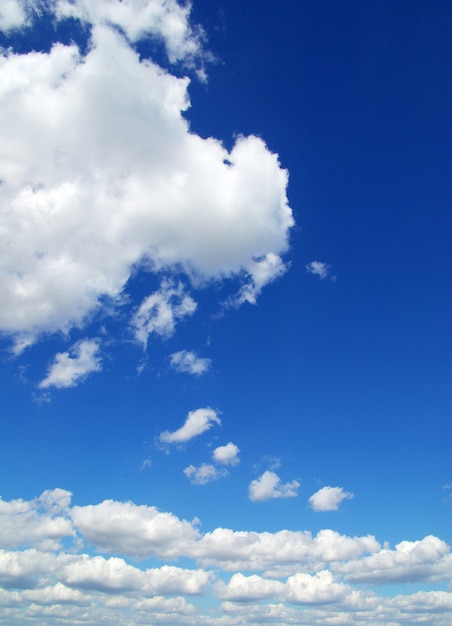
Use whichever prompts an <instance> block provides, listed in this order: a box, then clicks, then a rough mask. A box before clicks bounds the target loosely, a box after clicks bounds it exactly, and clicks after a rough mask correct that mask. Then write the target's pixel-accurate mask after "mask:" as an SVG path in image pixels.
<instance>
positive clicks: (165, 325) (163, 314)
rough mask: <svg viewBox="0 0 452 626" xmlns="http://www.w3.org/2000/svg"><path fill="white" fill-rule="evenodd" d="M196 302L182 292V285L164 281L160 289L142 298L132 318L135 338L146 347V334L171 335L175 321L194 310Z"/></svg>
mask: <svg viewBox="0 0 452 626" xmlns="http://www.w3.org/2000/svg"><path fill="white" fill-rule="evenodd" d="M196 306H197V305H196V302H195V301H194V300H193V298H192V297H191V296H189V295H187V294H186V293H185V292H184V288H183V285H182V284H181V283H179V284H178V285H175V284H174V283H172V282H171V281H164V282H163V283H162V285H161V288H160V291H156V292H155V293H153V294H151V295H150V296H148V297H147V298H145V299H144V300H143V302H142V303H141V305H140V307H139V308H138V311H137V312H136V313H135V315H134V317H133V320H132V327H133V330H134V333H135V338H136V340H137V341H138V342H139V343H141V345H142V346H143V347H144V348H146V346H147V341H148V336H149V335H150V334H151V333H156V334H157V335H160V336H162V337H171V335H172V334H173V333H174V330H175V325H176V321H178V320H181V319H182V318H184V317H186V316H187V315H193V313H194V312H195V311H196Z"/></svg>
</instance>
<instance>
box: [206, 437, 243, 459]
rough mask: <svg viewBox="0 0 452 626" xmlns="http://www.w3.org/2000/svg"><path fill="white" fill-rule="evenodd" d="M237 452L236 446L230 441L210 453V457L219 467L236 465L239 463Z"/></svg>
mask: <svg viewBox="0 0 452 626" xmlns="http://www.w3.org/2000/svg"><path fill="white" fill-rule="evenodd" d="M239 452H240V450H239V448H238V446H236V445H235V443H232V442H231V441H230V442H229V443H227V444H226V445H225V446H218V448H215V450H214V451H213V452H212V457H213V460H214V461H215V463H219V464H220V465H238V464H239V463H240V459H239V456H238V455H239Z"/></svg>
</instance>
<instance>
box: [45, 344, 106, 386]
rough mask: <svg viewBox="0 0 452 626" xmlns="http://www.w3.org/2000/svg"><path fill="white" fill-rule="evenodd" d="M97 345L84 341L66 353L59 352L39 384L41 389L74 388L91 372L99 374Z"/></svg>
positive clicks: (99, 361)
mask: <svg viewBox="0 0 452 626" xmlns="http://www.w3.org/2000/svg"><path fill="white" fill-rule="evenodd" d="M101 369H102V362H101V359H100V357H99V343H98V342H97V341H94V340H88V339H85V340H84V341H79V342H78V343H76V344H75V345H73V346H72V348H71V349H70V350H69V351H68V352H59V353H58V354H57V355H56V356H55V361H54V362H53V363H52V365H51V366H50V368H49V371H48V372H47V376H46V377H45V378H44V379H43V380H42V381H41V382H40V383H39V387H40V388H41V389H47V388H48V387H57V388H59V389H62V388H65V387H74V386H75V385H77V384H78V383H79V382H80V381H82V380H84V379H85V378H86V377H87V376H88V374H91V373H92V372H100V370H101Z"/></svg>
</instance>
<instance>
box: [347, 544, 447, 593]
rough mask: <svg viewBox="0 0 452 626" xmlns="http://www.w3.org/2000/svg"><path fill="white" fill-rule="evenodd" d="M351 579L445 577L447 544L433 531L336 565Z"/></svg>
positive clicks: (405, 580) (391, 580) (405, 579)
mask: <svg viewBox="0 0 452 626" xmlns="http://www.w3.org/2000/svg"><path fill="white" fill-rule="evenodd" d="M336 569H337V571H339V572H341V573H343V574H345V577H346V578H347V580H350V581H353V582H371V583H374V584H384V583H387V582H415V581H418V580H426V579H430V580H445V579H447V578H449V577H450V576H451V575H452V554H451V553H450V548H449V546H448V545H447V544H446V543H445V542H444V541H442V540H441V539H439V538H438V537H434V536H432V535H428V536H427V537H424V539H422V540H420V541H402V542H400V543H399V544H397V545H396V547H395V550H390V549H388V548H385V549H383V550H380V551H379V552H377V553H376V554H372V555H370V556H367V557H365V558H364V559H360V560H359V561H356V560H353V561H349V562H348V563H344V564H341V565H338V566H337V568H336Z"/></svg>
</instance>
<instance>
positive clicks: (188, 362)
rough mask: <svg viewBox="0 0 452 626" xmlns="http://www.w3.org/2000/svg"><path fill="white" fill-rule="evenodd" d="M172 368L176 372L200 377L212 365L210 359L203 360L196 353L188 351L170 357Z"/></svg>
mask: <svg viewBox="0 0 452 626" xmlns="http://www.w3.org/2000/svg"><path fill="white" fill-rule="evenodd" d="M170 362H171V367H172V368H173V369H174V370H176V372H184V373H187V374H193V375H194V376H200V375H201V374H205V372H207V371H208V369H209V368H210V365H211V360H210V359H202V358H201V357H199V356H197V354H196V353H195V352H190V351H188V350H180V351H179V352H174V353H173V354H172V355H171V356H170Z"/></svg>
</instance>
